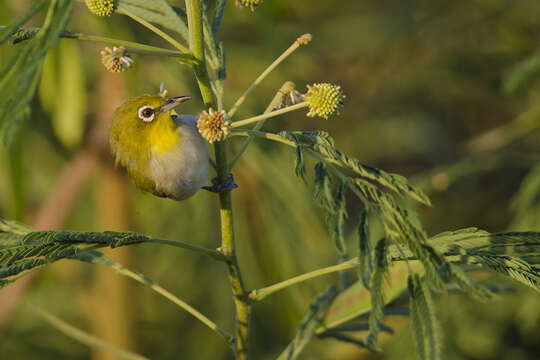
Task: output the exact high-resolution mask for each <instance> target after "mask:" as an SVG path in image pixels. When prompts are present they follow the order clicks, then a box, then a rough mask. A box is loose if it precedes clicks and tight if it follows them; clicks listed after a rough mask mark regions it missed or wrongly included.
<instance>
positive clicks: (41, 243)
mask: <svg viewBox="0 0 540 360" xmlns="http://www.w3.org/2000/svg"><path fill="white" fill-rule="evenodd" d="M145 241H146V242H148V241H150V238H149V237H146V236H143V235H138V234H134V233H119V232H112V231H106V232H101V233H98V232H75V231H29V230H28V229H27V228H24V227H23V226H21V225H18V224H16V223H12V222H7V221H5V220H1V222H0V244H1V248H0V286H5V285H7V284H9V283H11V282H13V281H15V280H16V279H18V278H19V277H21V276H23V275H26V274H27V273H28V272H29V271H32V270H35V269H37V268H39V267H42V266H45V265H47V264H50V263H52V262H55V261H58V260H61V259H65V258H73V257H77V255H78V254H79V253H80V252H83V251H85V250H89V249H93V248H96V247H104V246H109V247H111V248H115V247H119V246H125V245H133V244H140V243H142V242H145Z"/></svg>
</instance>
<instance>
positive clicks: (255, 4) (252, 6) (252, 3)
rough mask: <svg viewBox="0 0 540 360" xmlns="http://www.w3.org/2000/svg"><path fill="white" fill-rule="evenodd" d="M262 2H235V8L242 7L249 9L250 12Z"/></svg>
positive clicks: (253, 0) (256, 0)
mask: <svg viewBox="0 0 540 360" xmlns="http://www.w3.org/2000/svg"><path fill="white" fill-rule="evenodd" d="M262 2H263V0H236V6H243V7H247V8H249V9H250V10H251V11H255V8H256V7H257V6H259V5H261V3H262Z"/></svg>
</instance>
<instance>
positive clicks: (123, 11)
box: [117, 5, 189, 54]
mask: <svg viewBox="0 0 540 360" xmlns="http://www.w3.org/2000/svg"><path fill="white" fill-rule="evenodd" d="M117 12H118V13H119V14H122V15H126V16H128V17H130V18H132V19H133V20H135V21H137V22H138V23H139V24H141V25H143V26H144V27H146V28H147V29H149V30H151V31H153V32H154V33H156V34H157V35H159V36H160V37H161V38H162V39H164V40H166V41H167V42H168V43H169V44H171V45H172V46H174V47H175V48H177V49H178V50H179V51H181V52H183V53H186V54H189V49H188V48H187V47H185V46H184V45H182V44H180V43H179V42H178V41H176V40H175V39H173V38H172V37H171V36H170V35H168V34H166V33H165V32H163V31H161V30H160V29H159V28H158V27H156V26H154V25H152V24H151V23H149V22H148V21H146V20H144V19H142V18H140V17H138V16H137V15H135V14H133V13H132V12H131V11H129V10H127V9H126V8H124V7H123V6H122V5H120V6H119V7H118V9H117Z"/></svg>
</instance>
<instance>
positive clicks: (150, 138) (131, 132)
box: [109, 95, 209, 200]
mask: <svg viewBox="0 0 540 360" xmlns="http://www.w3.org/2000/svg"><path fill="white" fill-rule="evenodd" d="M186 98H187V97H184V98H173V99H165V98H164V97H161V96H157V95H156V96H154V95H142V96H138V97H135V98H132V99H129V100H127V101H126V102H125V103H124V104H122V105H121V106H120V107H119V108H118V109H116V111H115V112H114V115H113V120H112V124H111V128H110V133H109V142H110V145H111V151H112V153H113V155H114V157H115V160H116V163H117V164H121V165H122V166H124V167H125V168H126V170H127V172H128V174H129V176H130V177H131V178H132V179H133V181H134V182H135V184H136V185H137V186H138V187H139V188H141V189H142V190H145V191H148V192H151V193H153V194H154V195H157V196H161V197H168V198H171V199H175V200H183V199H186V198H188V197H190V196H192V195H193V194H195V192H197V190H198V189H199V188H200V187H201V186H202V185H204V183H205V181H206V177H207V176H208V169H209V166H208V152H207V149H206V144H205V143H204V141H203V139H202V138H201V136H200V135H199V133H198V131H197V128H196V125H195V122H196V118H194V117H192V116H182V115H176V113H174V111H173V110H172V107H173V106H175V105H176V104H178V103H179V102H181V101H183V99H186ZM149 109H152V110H149ZM145 111H147V112H148V113H150V112H151V111H153V116H152V117H150V116H149V117H145V116H144V114H145Z"/></svg>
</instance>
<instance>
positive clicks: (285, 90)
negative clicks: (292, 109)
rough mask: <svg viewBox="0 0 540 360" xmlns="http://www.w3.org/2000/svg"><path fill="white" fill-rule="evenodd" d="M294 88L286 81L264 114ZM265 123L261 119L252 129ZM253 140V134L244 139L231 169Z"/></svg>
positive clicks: (230, 168) (259, 127) (257, 128)
mask: <svg viewBox="0 0 540 360" xmlns="http://www.w3.org/2000/svg"><path fill="white" fill-rule="evenodd" d="M292 90H294V83H292V82H290V81H287V82H285V83H284V84H283V85H282V86H281V88H280V89H279V90H278V92H277V93H276V95H275V96H274V98H273V99H272V101H271V102H270V104H268V106H267V107H266V109H265V110H264V113H263V114H268V113H269V112H271V111H272V110H274V109H276V108H277V107H279V105H280V104H281V103H282V102H283V98H284V97H285V96H286V94H288V93H290V92H291V91H292ZM264 123H265V120H260V121H259V122H257V123H256V124H255V126H254V127H253V129H252V130H260V129H261V128H262V127H263V125H264ZM251 141H253V136H250V137H248V138H247V139H245V140H244V142H243V143H242V145H241V146H240V149H239V150H238V152H237V153H236V154H235V155H234V156H233V159H232V160H231V162H230V163H229V171H231V170H232V168H234V165H235V164H236V163H237V162H238V160H240V157H242V155H243V154H244V152H245V151H246V149H247V147H248V146H249V144H250V143H251Z"/></svg>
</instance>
